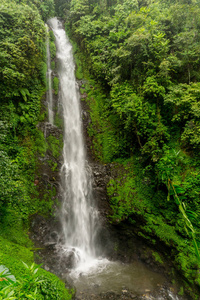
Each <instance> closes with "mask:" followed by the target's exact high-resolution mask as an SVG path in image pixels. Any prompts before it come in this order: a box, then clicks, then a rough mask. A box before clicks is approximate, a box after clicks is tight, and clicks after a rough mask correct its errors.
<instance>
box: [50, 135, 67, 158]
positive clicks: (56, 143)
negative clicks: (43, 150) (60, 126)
mask: <svg viewBox="0 0 200 300" xmlns="http://www.w3.org/2000/svg"><path fill="white" fill-rule="evenodd" d="M47 142H48V148H49V150H50V151H51V153H52V155H53V157H55V158H56V159H58V158H59V156H60V155H61V151H62V148H63V140H62V135H60V136H59V138H58V139H57V138H56V137H54V136H53V135H49V137H48V138H47Z"/></svg>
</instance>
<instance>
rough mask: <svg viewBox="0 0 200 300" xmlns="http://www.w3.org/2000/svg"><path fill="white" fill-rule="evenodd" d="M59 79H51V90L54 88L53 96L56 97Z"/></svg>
mask: <svg viewBox="0 0 200 300" xmlns="http://www.w3.org/2000/svg"><path fill="white" fill-rule="evenodd" d="M59 82H60V81H59V78H58V77H56V76H55V77H54V78H53V88H54V94H55V95H58V91H59Z"/></svg>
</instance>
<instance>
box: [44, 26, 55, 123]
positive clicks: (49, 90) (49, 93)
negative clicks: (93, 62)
mask: <svg viewBox="0 0 200 300" xmlns="http://www.w3.org/2000/svg"><path fill="white" fill-rule="evenodd" d="M46 28H47V41H46V44H47V46H46V47H47V93H46V97H47V103H48V116H49V123H51V124H53V121H54V113H53V93H52V70H51V54H50V47H49V30H48V28H49V27H48V25H46Z"/></svg>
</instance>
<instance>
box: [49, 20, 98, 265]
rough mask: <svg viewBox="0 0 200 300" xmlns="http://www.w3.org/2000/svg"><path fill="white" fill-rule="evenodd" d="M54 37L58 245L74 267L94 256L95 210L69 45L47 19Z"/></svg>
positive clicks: (57, 26)
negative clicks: (60, 128)
mask: <svg viewBox="0 0 200 300" xmlns="http://www.w3.org/2000/svg"><path fill="white" fill-rule="evenodd" d="M49 24H50V26H51V28H52V30H53V33H54V35H55V39H56V46H57V59H58V63H59V70H58V73H59V80H60V94H59V100H60V102H61V105H62V111H63V120H64V139H63V141H64V147H63V165H62V168H61V187H62V198H63V201H62V208H61V212H60V214H61V224H62V230H63V235H64V238H63V245H62V249H63V252H64V253H65V255H66V256H70V257H72V259H73V264H74V267H76V268H80V269H81V267H80V266H87V265H88V264H90V263H91V261H92V260H95V259H96V253H97V251H96V250H97V249H96V247H95V236H96V232H97V228H98V211H97V209H96V208H95V205H94V199H93V198H92V189H91V179H90V177H91V170H90V168H89V166H88V165H87V164H86V159H85V151H84V144H83V134H82V123H81V112H80V104H79V102H80V101H79V100H80V99H79V91H78V87H77V85H76V80H75V75H74V68H75V64H74V62H73V54H72V46H71V44H70V42H69V40H68V38H67V37H66V34H65V31H64V29H63V28H62V25H61V24H60V22H59V21H58V20H57V19H56V18H53V19H51V20H50V21H49Z"/></svg>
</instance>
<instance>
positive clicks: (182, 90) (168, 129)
mask: <svg viewBox="0 0 200 300" xmlns="http://www.w3.org/2000/svg"><path fill="white" fill-rule="evenodd" d="M55 6H56V9H57V12H58V13H59V15H60V17H62V18H63V19H65V21H66V28H67V31H68V32H69V34H70V36H71V38H72V40H73V41H74V42H75V43H76V45H75V48H74V52H75V58H76V61H77V65H78V69H77V77H78V78H79V79H82V78H84V79H87V80H86V81H83V82H84V84H83V85H82V89H81V92H82V93H86V94H87V99H86V101H87V103H88V105H89V107H90V117H91V123H90V126H89V130H88V131H89V134H90V136H91V137H92V139H93V152H94V153H95V155H96V157H97V158H98V159H99V160H100V161H102V162H103V163H111V166H112V168H115V169H117V172H118V178H113V179H112V180H111V181H110V183H109V185H108V193H109V195H110V199H111V200H110V202H111V207H112V211H113V213H112V215H111V216H110V221H111V222H113V223H116V224H120V223H121V224H124V223H126V224H127V223H129V224H132V228H133V234H136V235H139V236H141V237H143V238H144V239H145V240H146V241H147V242H148V243H150V244H152V245H154V247H155V249H157V248H158V247H159V245H160V244H164V245H165V249H166V252H165V253H164V256H165V258H166V257H168V258H167V259H168V260H170V262H172V263H173V265H174V267H175V268H176V269H178V270H179V272H180V273H181V274H182V275H183V276H184V278H185V283H184V289H185V290H186V291H188V292H190V294H191V295H192V297H194V298H196V297H197V298H198V296H195V292H197V294H198V293H199V285H200V276H199V271H198V270H199V266H200V255H199V246H200V230H199V229H200V222H199V220H200V161H199V150H200V119H199V117H200V105H199V100H200V70H199V67H200V4H199V2H198V1H190V0H179V1H176V0H155V1H151V0H95V1H94V0H71V1H63V0H57V1H56V3H55ZM85 61H86V63H84V62H85ZM81 66H82V69H81ZM84 99H85V97H84ZM136 220H137V221H136Z"/></svg>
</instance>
